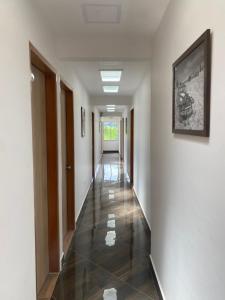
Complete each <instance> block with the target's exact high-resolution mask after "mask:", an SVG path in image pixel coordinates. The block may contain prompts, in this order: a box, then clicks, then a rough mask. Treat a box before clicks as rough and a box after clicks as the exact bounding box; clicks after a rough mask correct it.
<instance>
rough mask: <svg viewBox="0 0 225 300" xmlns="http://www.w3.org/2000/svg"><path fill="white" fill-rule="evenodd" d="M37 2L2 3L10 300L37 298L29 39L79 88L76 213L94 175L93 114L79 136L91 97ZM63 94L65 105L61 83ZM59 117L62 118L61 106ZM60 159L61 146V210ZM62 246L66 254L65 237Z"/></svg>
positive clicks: (5, 275)
mask: <svg viewBox="0 0 225 300" xmlns="http://www.w3.org/2000/svg"><path fill="white" fill-rule="evenodd" d="M33 5H34V3H32V2H31V1H28V0H20V1H17V0H9V1H1V3H0V32H1V47H0V66H1V72H0V82H1V89H0V166H1V168H0V236H1V241H2V245H4V246H3V247H1V250H0V264H1V275H0V282H1V285H0V299H5V300H18V299H24V300H34V299H36V278H35V277H36V276H35V238H34V191H33V153H32V122H31V85H30V58H29V41H31V42H32V44H33V45H34V46H35V47H36V48H37V49H38V50H39V51H40V52H41V53H42V55H43V56H44V57H45V58H46V59H47V60H48V61H49V62H50V64H51V65H52V66H54V68H55V69H56V70H57V72H58V73H60V74H61V75H62V76H63V78H64V79H65V80H66V81H67V82H68V83H69V84H70V86H72V87H73V88H74V91H75V106H77V107H78V109H76V108H75V139H76V147H75V152H76V161H78V163H77V166H75V173H76V169H78V168H79V177H78V176H77V177H76V201H77V202H76V215H77V213H78V211H79V208H80V207H81V205H82V202H83V200H84V197H85V195H86V191H87V189H88V186H89V184H90V179H91V164H90V162H91V151H90V148H89V147H87V146H88V145H89V144H90V138H89V137H88V134H89V133H90V128H89V127H90V126H89V125H90V119H88V118H87V136H86V138H84V139H83V140H81V138H80V136H79V135H80V111H79V107H80V105H83V106H84V107H86V108H87V116H88V112H89V98H88V95H87V93H86V91H85V90H84V88H83V87H82V85H81V84H80V82H79V81H78V80H77V78H76V77H75V76H74V75H73V74H72V73H71V71H69V70H68V68H67V66H62V64H60V63H59V61H58V60H57V58H56V56H55V51H54V50H55V49H54V40H53V38H52V35H51V33H50V32H48V26H47V24H45V21H44V20H43V19H42V16H41V15H39V13H38V9H37V8H35V7H33ZM3 87H4V88H3ZM57 94H58V108H60V105H59V103H60V102H59V83H58V89H57ZM58 116H59V118H60V111H58ZM59 121H60V119H59ZM59 128H60V127H59ZM59 145H60V131H59ZM59 150H60V149H59ZM60 158H61V153H60V151H59V208H60V210H61V200H62V195H61V193H62V191H61V186H60V182H61V181H60V178H61V177H60V176H61V172H60V168H61V166H62V164H61V160H60ZM81 158H82V159H81ZM81 174H82V175H81ZM60 233H62V220H61V217H60ZM60 249H61V251H60V255H61V254H62V237H60ZM12 286H13V288H12Z"/></svg>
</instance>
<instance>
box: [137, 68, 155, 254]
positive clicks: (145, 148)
mask: <svg viewBox="0 0 225 300" xmlns="http://www.w3.org/2000/svg"><path fill="white" fill-rule="evenodd" d="M133 108H134V190H135V193H136V195H137V197H138V200H139V202H140V205H141V207H142V210H143V212H144V214H145V217H146V219H147V221H148V224H149V226H150V213H151V188H150V186H151V178H150V175H151V174H150V169H151V164H150V133H151V132H150V131H151V130H150V121H151V111H150V108H151V83H150V74H146V75H145V78H144V79H143V81H142V83H141V85H140V87H139V88H138V90H137V91H136V93H135V95H134V97H133ZM149 253H150V249H149Z"/></svg>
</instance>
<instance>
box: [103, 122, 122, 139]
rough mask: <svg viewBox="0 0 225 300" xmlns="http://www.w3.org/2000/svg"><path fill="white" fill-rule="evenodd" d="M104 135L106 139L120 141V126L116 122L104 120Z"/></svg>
mask: <svg viewBox="0 0 225 300" xmlns="http://www.w3.org/2000/svg"><path fill="white" fill-rule="evenodd" d="M103 137H104V141H118V139H119V128H118V123H116V122H104V123H103Z"/></svg>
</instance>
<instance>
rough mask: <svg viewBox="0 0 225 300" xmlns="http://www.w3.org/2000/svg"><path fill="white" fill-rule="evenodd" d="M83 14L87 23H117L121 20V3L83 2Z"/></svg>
mask: <svg viewBox="0 0 225 300" xmlns="http://www.w3.org/2000/svg"><path fill="white" fill-rule="evenodd" d="M82 7H83V16H84V20H85V22H86V23H87V24H89V23H96V24H102V23H103V24H104V23H105V24H110V23H111V24H118V23H120V20H121V5H117V4H115V5H114V4H112V5H110V4H84V5H83V6H82Z"/></svg>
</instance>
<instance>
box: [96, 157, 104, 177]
mask: <svg viewBox="0 0 225 300" xmlns="http://www.w3.org/2000/svg"><path fill="white" fill-rule="evenodd" d="M101 160H102V154H101V155H100V158H99V160H98V163H97V167H96V170H95V178H96V177H97V174H98V170H99V168H100V165H101Z"/></svg>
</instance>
